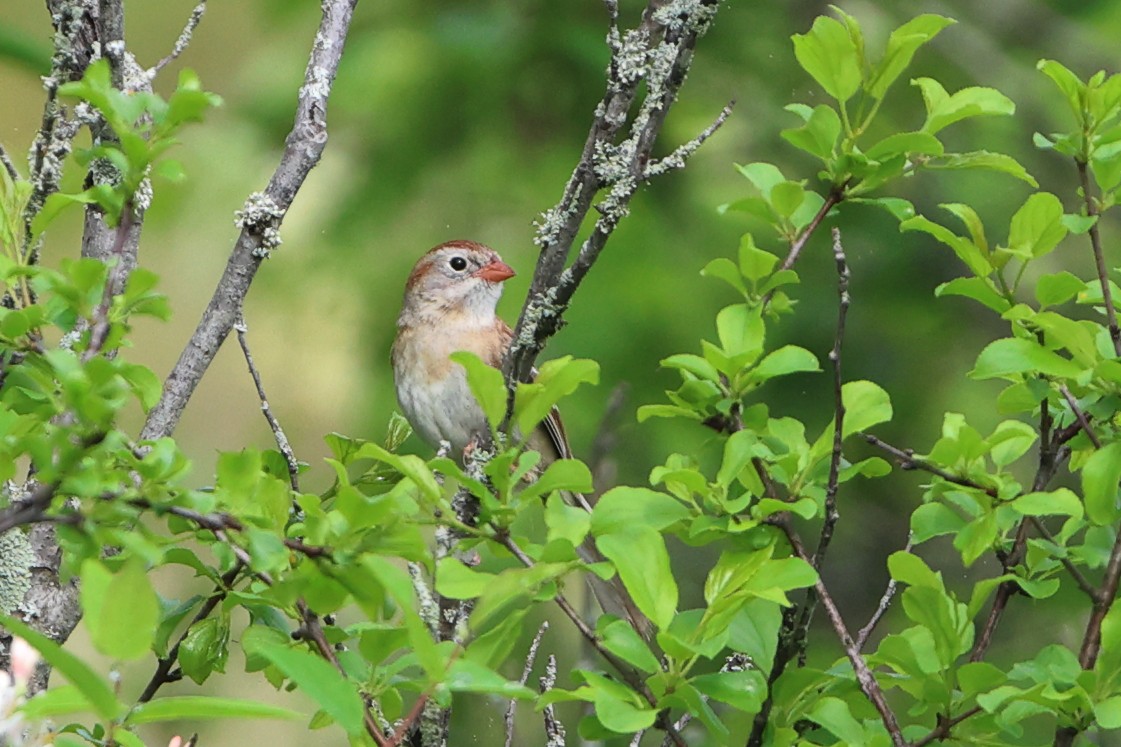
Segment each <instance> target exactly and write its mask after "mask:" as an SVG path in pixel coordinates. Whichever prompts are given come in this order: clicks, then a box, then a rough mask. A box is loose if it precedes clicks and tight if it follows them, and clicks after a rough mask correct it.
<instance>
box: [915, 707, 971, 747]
mask: <svg viewBox="0 0 1121 747" xmlns="http://www.w3.org/2000/svg"><path fill="white" fill-rule="evenodd" d="M983 710H984V709H983V708H981V706H973V707H972V708H970V709H969V710H967V711H962V712H961V713H959V714H958V715H957V716H954V717H953V718H943V717H939V719H938V726H936V727H934V728H933V729H932V730H931V731H930V733H929V734H927V735H926V736H925V737H922V738H921V739H917V740H915V741H914V742H912V743H911V745H910V747H926V745H928V744H932V743H934V742H942V741H945V740H946V739H947V738H948V737H949V736H950V730H951V729H953V728H954V727H955V726H957V725H958V724H960V723H961V722H962V721H965V720H966V719H968V718H972V717H973V716H976V715H977V714H978V713H980V712H981V711H983Z"/></svg>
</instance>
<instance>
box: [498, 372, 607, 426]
mask: <svg viewBox="0 0 1121 747" xmlns="http://www.w3.org/2000/svg"><path fill="white" fill-rule="evenodd" d="M499 379H501V374H499ZM598 383H599V364H598V363H596V362H595V361H593V360H587V359H585V358H573V357H572V356H570V355H566V356H563V357H561V358H556V359H554V360H551V361H546V362H545V363H543V364H541V370H540V371H538V372H537V376H536V377H535V378H534V380H533V382H532V383H530V384H519V385H518V390H517V393H516V394H515V396H514V423H515V424H516V425H517V427H518V429H519V430H520V431H521V433H522V434H523V435H524V434H528V433H532V432H533V430H534V429H535V428H536V427H537V425H538V424H539V423H540V422H541V421H543V420H544V419H545V418H546V417H547V416H548V415H549V412H550V411H551V410H552V409H553V407H554V406H555V405H556V403H557V402H559V401H560V400H561V398H563V397H567V396H568V395H569V394H572V393H573V392H574V391H576V389H577V387H579V386H580V385H581V384H598ZM505 397H506V390H505V389H503V390H502V398H503V399H502V411H503V412H505V408H506V400H505ZM501 418H502V413H499V420H501Z"/></svg>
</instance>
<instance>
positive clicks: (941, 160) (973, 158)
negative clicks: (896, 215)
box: [924, 150, 1039, 187]
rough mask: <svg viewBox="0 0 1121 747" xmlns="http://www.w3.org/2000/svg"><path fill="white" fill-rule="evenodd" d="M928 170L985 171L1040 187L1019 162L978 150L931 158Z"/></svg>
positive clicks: (1006, 156)
mask: <svg viewBox="0 0 1121 747" xmlns="http://www.w3.org/2000/svg"><path fill="white" fill-rule="evenodd" d="M924 167H925V168H928V169H951V170H959V169H985V170H987V171H996V172H999V173H1001V174H1007V175H1009V176H1012V177H1015V178H1017V179H1019V180H1020V181H1022V182H1027V183H1028V184H1030V185H1031V186H1033V187H1038V186H1039V182H1037V181H1036V180H1035V177H1033V176H1032V175H1031V174H1029V173H1028V172H1027V169H1025V168H1024V167H1023V166H1022V165H1021V164H1020V162H1019V161H1017V160H1016V159H1015V158H1013V157H1012V156H1009V155H1006V154H1004V153H990V152H989V151H987V150H977V151H972V152H970V153H947V154H945V155H943V156H938V157H936V158H931V159H930V160H929V161H927V162H926V163H925V164H924Z"/></svg>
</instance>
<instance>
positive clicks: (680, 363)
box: [661, 353, 720, 382]
mask: <svg viewBox="0 0 1121 747" xmlns="http://www.w3.org/2000/svg"><path fill="white" fill-rule="evenodd" d="M661 366H662V367H663V368H676V369H677V370H679V371H688V372H689V373H691V374H693V375H694V376H696V377H697V378H698V379H705V380H707V381H712V382H717V381H720V372H719V371H717V370H716V367H715V366H713V365H712V364H711V363H709V362H708V361H706V360H705V359H704V358H702V357H701V356H699V355H691V354H688V353H679V354H677V355H671V356H670V357H668V358H663V359H662V361H661Z"/></svg>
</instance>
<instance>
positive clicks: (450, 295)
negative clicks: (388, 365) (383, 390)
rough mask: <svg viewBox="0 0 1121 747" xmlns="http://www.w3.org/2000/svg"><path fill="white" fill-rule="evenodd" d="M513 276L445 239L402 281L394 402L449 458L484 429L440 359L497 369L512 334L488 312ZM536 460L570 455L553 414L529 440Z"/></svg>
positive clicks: (490, 256) (458, 371)
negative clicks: (458, 358) (455, 356)
mask: <svg viewBox="0 0 1121 747" xmlns="http://www.w3.org/2000/svg"><path fill="white" fill-rule="evenodd" d="M512 277H514V271H513V270H512V269H510V266H509V265H507V264H506V263H505V262H503V261H502V258H501V257H499V256H498V253H497V252H495V251H494V250H493V249H490V248H489V247H486V246H484V245H482V244H479V243H476V242H474V241H463V240H460V241H449V242H447V243H444V244H440V245H439V246H437V247H436V248H434V249H432V250H430V251H429V252H428V253H427V254H425V255H424V256H423V257H421V258H420V261H418V262H417V263H416V266H415V267H413V271H412V273H411V274H410V275H409V279H408V282H407V283H406V284H405V302H404V305H403V306H402V308H401V314H400V316H398V317H397V339H396V340H395V341H394V343H393V355H392V358H393V378H394V381H395V382H396V385H397V401H398V402H399V403H400V404H401V409H402V410H403V411H404V413H405V417H406V418H408V420H409V422H410V423H412V425H413V428H415V429H416V431H417V433H418V434H419V435H420V437H421V438H423V439H424V440H425V442H427V443H428V444H429V445H431V446H433V447H436V448H439V445H440V442H441V441H447V442H448V443H449V444H450V445H451V448H452V452H453V453H454V454H455V455H456V456H460V455H462V453H463V449H464V448H465V447H466V446H467V444H468V443H470V442H471V440H472V439H473V438H475V437H476V436H478V435H479V434H481V433H485V432H486V429H487V421H486V417H485V416H484V415H483V411H482V409H481V408H480V407H479V404H478V402H476V401H475V398H474V396H472V394H471V390H470V389H469V388H468V386H467V376H466V373H465V372H464V370H463V367H462V366H460V365H459V364H458V363H453V362H452V361H451V360H449V358H448V356H449V355H451V354H452V353H454V352H456V351H459V350H466V351H468V352H471V353H474V354H475V355H477V356H479V358H481V359H482V361H483V362H484V363H486V364H487V365H489V366H495V367H498V366H501V365H502V356H503V355H504V354H505V353H506V349H507V348H508V347H509V346H510V341H511V339H512V338H513V331H512V330H511V329H510V326H509V325H508V324H506V322H504V321H502V319H500V318H499V317H498V316H497V315H496V314H495V307H496V306H497V305H498V299H499V297H500V296H501V295H502V283H503V282H505V281H506V280H508V279H510V278H512ZM529 447H530V448H531V449H534V450H535V451H539V452H540V453H541V456H542V459H543V463H544V464H548V463H549V462H550V461H553V460H555V459H562V458H568V457H570V456H571V455H572V452H571V449H570V448H569V446H568V439H567V437H566V436H565V432H564V424H563V423H562V422H561V419H560V413H558V412H557V411H556V410H555V409H554V410H553V411H552V412H551V413H550V414H549V416H548V417H547V418H545V420H544V421H542V423H541V425H540V427H539V428H538V429H537V432H535V433H534V434H532V435H531V437H530V440H529Z"/></svg>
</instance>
